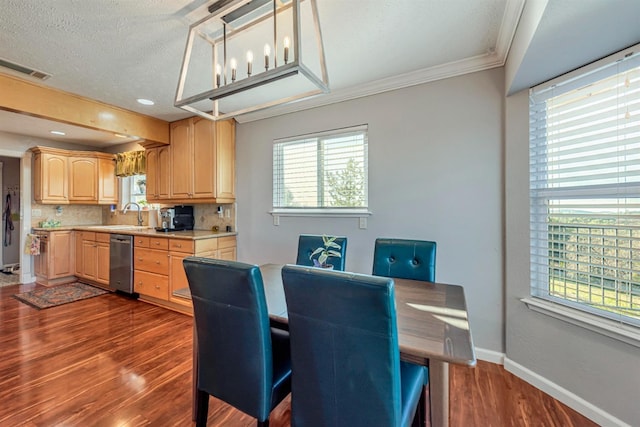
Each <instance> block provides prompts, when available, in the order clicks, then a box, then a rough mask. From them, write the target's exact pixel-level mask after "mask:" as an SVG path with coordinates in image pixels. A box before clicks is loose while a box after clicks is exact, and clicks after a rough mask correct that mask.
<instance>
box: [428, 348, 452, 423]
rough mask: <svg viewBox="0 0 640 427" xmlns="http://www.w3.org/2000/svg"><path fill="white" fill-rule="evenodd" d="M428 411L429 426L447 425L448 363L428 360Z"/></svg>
mask: <svg viewBox="0 0 640 427" xmlns="http://www.w3.org/2000/svg"><path fill="white" fill-rule="evenodd" d="M429 407H430V408H429V413H430V415H431V427H448V425H449V364H448V363H447V362H442V361H440V360H434V359H430V360H429Z"/></svg>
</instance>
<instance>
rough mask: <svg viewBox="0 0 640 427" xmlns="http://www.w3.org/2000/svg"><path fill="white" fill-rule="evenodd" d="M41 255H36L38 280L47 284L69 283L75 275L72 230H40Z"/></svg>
mask: <svg viewBox="0 0 640 427" xmlns="http://www.w3.org/2000/svg"><path fill="white" fill-rule="evenodd" d="M37 234H38V236H39V237H40V255H37V256H36V259H35V265H34V267H35V268H34V270H35V271H34V272H35V275H36V281H37V282H38V283H40V284H42V285H45V286H51V285H58V284H61V283H69V282H73V281H74V280H75V277H74V259H73V255H74V244H73V232H72V231H71V230H61V231H39V232H38V233H37Z"/></svg>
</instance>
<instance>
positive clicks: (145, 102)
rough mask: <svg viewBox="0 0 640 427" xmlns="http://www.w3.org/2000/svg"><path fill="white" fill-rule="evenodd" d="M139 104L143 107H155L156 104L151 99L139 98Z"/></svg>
mask: <svg viewBox="0 0 640 427" xmlns="http://www.w3.org/2000/svg"><path fill="white" fill-rule="evenodd" d="M138 102H139V103H140V104H142V105H153V104H155V102H153V101H152V100H150V99H144V98H138Z"/></svg>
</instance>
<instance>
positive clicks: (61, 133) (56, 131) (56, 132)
mask: <svg viewBox="0 0 640 427" xmlns="http://www.w3.org/2000/svg"><path fill="white" fill-rule="evenodd" d="M49 133H52V134H54V135H60V136H65V135H66V133H64V132H62V131H59V130H52V131H49Z"/></svg>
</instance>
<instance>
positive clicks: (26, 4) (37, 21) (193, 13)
mask: <svg viewBox="0 0 640 427" xmlns="http://www.w3.org/2000/svg"><path fill="white" fill-rule="evenodd" d="M523 2H524V0H318V9H319V17H320V23H321V28H322V33H323V36H324V44H325V50H326V59H327V68H328V72H329V79H330V83H331V90H332V93H331V94H330V96H334V97H337V96H340V94H347V93H348V96H349V97H357V96H362V95H367V94H370V93H375V92H376V91H382V90H389V89H393V88H395V87H402V86H406V85H408V84H417V83H420V82H422V81H428V80H433V79H435V78H442V77H445V76H446V75H455V74H461V73H463V72H468V71H476V70H478V69H483V68H492V67H496V66H500V65H502V64H503V63H504V59H505V57H506V54H507V50H508V46H509V43H510V41H511V38H512V36H513V33H514V31H515V27H516V24H517V20H518V17H519V12H520V10H521V7H522V4H523ZM211 3H212V1H211V0H209V1H202V0H195V1H188V0H91V1H88V0H55V1H51V2H42V1H34V0H3V1H2V7H1V8H0V21H1V22H2V26H0V37H1V40H2V43H0V58H4V59H7V60H10V61H12V62H16V63H19V64H22V65H25V66H28V67H31V68H34V69H37V70H41V71H44V72H47V73H50V74H51V75H52V77H51V78H49V79H48V80H46V81H45V82H44V84H45V85H48V86H51V87H55V88H57V89H61V90H64V91H67V92H71V93H76V94H79V95H83V96H86V97H89V98H93V99H96V100H99V101H102V102H106V103H108V104H113V105H117V106H119V107H122V108H126V109H129V110H133V111H138V112H141V113H143V114H147V115H151V116H154V117H158V118H160V119H164V120H168V121H172V120H176V119H179V118H182V117H185V116H187V115H189V114H188V113H186V112H184V111H183V110H180V109H177V108H175V107H174V106H173V101H174V97H175V91H176V86H177V82H178V76H179V72H180V65H181V62H182V55H183V51H184V45H185V41H186V37H187V33H188V27H189V25H190V24H191V23H193V22H195V21H196V20H198V19H200V18H201V17H203V16H205V15H206V13H207V12H206V8H207V6H208V5H209V4H211ZM430 70H437V74H435V75H434V74H433V73H432V72H430ZM407 74H408V75H410V76H411V79H410V80H408V81H407V79H405V78H403V76H405V75H407ZM377 82H383V84H381V85H380V87H379V88H377V87H376V85H377ZM359 88H363V91H362V93H360V92H359ZM364 89H366V90H364ZM136 98H148V99H152V100H154V101H155V102H156V105H154V106H151V107H144V106H141V105H139V104H138V103H137V102H136ZM318 101H321V100H318Z"/></svg>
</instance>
